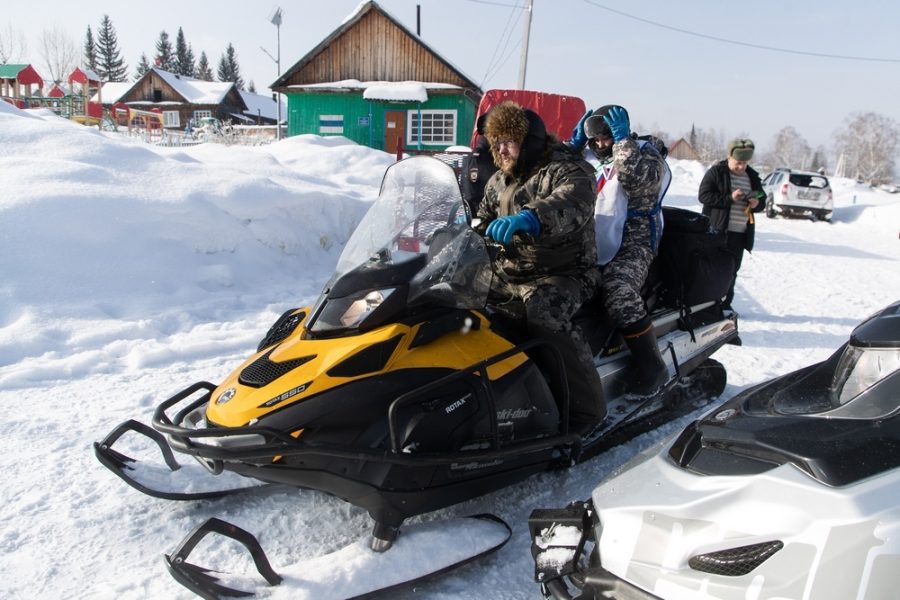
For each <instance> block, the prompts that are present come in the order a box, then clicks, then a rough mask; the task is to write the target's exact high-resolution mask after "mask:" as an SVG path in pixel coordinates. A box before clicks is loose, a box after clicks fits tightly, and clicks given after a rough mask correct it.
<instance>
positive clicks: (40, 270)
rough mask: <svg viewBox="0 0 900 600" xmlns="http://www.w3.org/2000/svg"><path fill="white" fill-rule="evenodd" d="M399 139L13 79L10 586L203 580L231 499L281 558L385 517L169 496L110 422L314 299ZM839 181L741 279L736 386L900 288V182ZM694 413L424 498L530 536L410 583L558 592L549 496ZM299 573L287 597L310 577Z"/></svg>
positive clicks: (8, 297) (807, 351)
mask: <svg viewBox="0 0 900 600" xmlns="http://www.w3.org/2000/svg"><path fill="white" fill-rule="evenodd" d="M392 161H393V157H392V156H391V155H388V154H385V153H382V152H378V151H375V150H371V149H368V148H365V147H360V146H357V145H355V144H352V143H350V142H348V141H347V140H345V139H343V138H320V137H316V136H301V137H295V138H290V139H286V140H282V141H280V142H278V143H275V144H272V145H270V146H265V147H254V148H241V147H222V146H217V145H201V146H197V147H193V148H190V149H185V150H179V149H165V148H154V147H148V146H146V145H142V144H140V143H137V142H132V141H129V140H127V139H119V138H117V137H116V136H115V135H113V134H104V133H100V132H98V131H97V130H95V129H88V128H85V127H82V126H80V125H74V124H71V123H69V122H67V121H63V120H60V119H58V118H56V117H53V116H51V115H48V114H44V113H40V112H36V113H35V112H22V111H18V110H16V109H13V108H10V107H8V106H7V105H6V104H4V103H0V181H2V192H0V275H2V278H0V407H2V417H0V472H2V474H3V484H2V487H0V523H2V525H0V581H2V582H3V583H2V584H0V590H3V591H2V593H0V596H3V597H4V598H21V599H32V598H91V599H94V598H125V599H128V598H133V599H143V598H190V597H192V595H191V594H190V593H189V592H188V591H187V590H185V589H184V588H182V587H181V586H179V585H178V584H177V583H176V582H175V581H174V580H173V579H172V578H171V577H169V576H168V574H167V573H166V570H165V566H164V564H163V561H162V559H161V556H162V554H163V552H168V551H171V550H172V549H173V548H174V546H175V545H176V544H178V543H179V542H180V541H181V539H182V538H183V537H184V536H185V535H186V534H187V533H188V532H189V531H190V530H192V529H193V528H194V527H196V526H197V525H199V524H200V523H201V522H203V521H204V520H206V518H208V517H211V516H217V517H220V518H223V519H226V520H228V521H231V522H233V523H235V524H237V525H239V526H240V527H243V528H244V529H247V530H249V531H251V532H253V533H254V534H256V535H257V536H258V538H259V540H260V543H261V544H262V546H263V547H264V548H265V549H266V552H267V554H268V556H269V558H270V560H271V562H272V564H273V566H274V567H275V569H276V570H279V568H283V567H285V566H287V565H289V564H291V563H293V562H295V561H298V560H300V559H304V558H310V557H314V556H318V555H322V554H326V553H328V552H331V551H334V550H336V549H339V548H342V547H344V546H347V545H349V544H351V543H353V542H354V541H355V540H357V539H358V538H360V537H363V536H366V535H368V533H369V527H370V523H369V520H368V516H367V515H366V514H365V513H364V512H363V511H362V510H360V509H357V508H354V507H351V506H349V505H347V504H346V503H344V502H341V501H339V500H336V499H334V498H330V497H328V496H326V495H324V494H320V493H316V492H309V491H299V490H295V489H289V488H271V489H268V490H266V491H260V492H251V493H249V494H247V495H244V496H241V497H235V498H226V499H222V500H217V501H200V502H194V503H173V502H166V501H163V500H158V499H154V498H150V497H146V496H143V495H141V494H140V493H138V492H137V491H135V490H133V489H131V488H129V487H127V486H125V485H124V484H123V483H122V482H121V481H120V480H119V479H117V478H116V477H115V476H114V475H113V474H112V473H110V472H109V471H107V470H106V469H105V468H103V467H102V466H101V465H100V464H99V463H98V462H97V461H96V459H95V458H94V456H93V452H92V447H91V444H92V442H94V441H96V440H99V439H101V438H102V437H103V436H104V435H105V434H106V433H107V432H108V431H109V430H110V429H112V428H113V427H114V426H115V425H117V424H118V423H120V422H121V421H123V420H125V419H127V418H132V417H134V418H137V419H139V420H142V421H145V422H147V421H149V418H150V415H151V414H152V411H153V409H154V408H155V406H156V405H157V403H158V402H159V401H160V400H162V399H165V398H166V397H168V396H169V395H171V394H172V393H174V392H176V391H178V390H180V389H182V388H183V387H185V386H186V385H187V384H190V383H193V382H195V381H199V380H207V381H212V382H216V381H218V380H220V379H221V378H223V377H224V376H225V375H226V374H227V373H228V372H229V371H230V370H231V369H233V368H234V367H235V366H237V364H238V363H239V362H240V361H241V360H243V358H244V357H245V356H246V355H247V354H249V353H250V352H251V351H253V350H254V349H255V347H256V344H257V343H258V341H259V339H260V337H261V336H262V335H263V334H264V333H265V331H266V330H267V329H268V327H269V325H270V324H271V323H272V322H273V321H274V320H275V318H276V317H277V316H278V315H279V314H281V312H283V311H284V310H285V309H287V308H290V307H293V306H301V305H305V304H309V303H311V302H312V301H313V300H314V298H315V296H316V294H317V293H318V292H319V290H320V288H321V286H322V284H323V283H324V282H325V280H326V278H327V277H328V275H329V274H330V272H331V270H332V268H333V266H334V265H335V263H336V262H337V257H338V255H339V254H340V251H341V248H342V245H343V244H344V242H345V241H346V240H347V238H348V237H349V235H350V233H351V232H352V230H353V228H354V225H355V223H356V222H357V221H358V220H359V219H360V218H361V217H362V215H363V214H364V212H365V210H366V208H367V207H368V205H369V203H370V202H371V201H372V200H373V199H374V198H375V196H376V194H377V190H378V186H379V184H380V182H381V177H382V175H383V172H384V169H385V168H386V167H387V166H389V165H390V164H391V163H392ZM671 164H672V168H673V173H674V182H673V185H672V187H671V188H670V191H669V195H668V197H667V198H668V200H667V202H668V204H671V205H676V206H683V207H690V208H694V209H699V205H698V204H697V202H696V193H697V188H698V185H699V182H700V179H701V177H702V176H703V172H704V168H703V166H702V165H700V164H699V163H694V162H688V161H672V163H671ZM833 185H834V190H835V211H834V222H833V224H830V225H829V224H826V223H814V222H810V221H804V220H784V219H776V220H771V219H766V218H765V217H762V216H761V217H760V218H759V219H758V226H757V244H756V250H755V251H754V252H753V254H752V255H749V256H746V257H745V259H744V266H743V269H742V271H741V274H740V279H739V283H738V288H737V294H736V298H735V307H736V308H737V310H738V311H739V312H740V314H741V323H740V325H741V330H742V334H741V337H742V339H743V342H744V345H743V346H741V347H736V346H726V347H725V348H723V349H722V350H721V351H720V352H718V353H717V355H716V358H717V359H718V360H720V361H721V362H723V363H724V364H725V365H726V367H727V368H728V375H729V385H728V388H727V390H726V393H725V397H730V396H732V395H734V394H735V393H736V392H738V391H739V390H741V389H743V388H744V387H746V386H748V385H750V384H752V383H755V382H758V381H761V380H763V379H768V378H770V377H772V376H775V375H779V374H781V373H785V372H787V371H791V370H793V369H795V368H798V367H801V366H804V365H807V364H810V363H812V362H814V361H818V360H821V359H823V358H825V357H826V356H828V355H829V354H830V353H831V352H832V351H833V350H834V349H835V348H836V347H837V346H839V345H840V344H841V343H842V342H843V341H844V340H845V339H846V338H847V336H848V334H849V333H850V331H851V329H852V328H853V327H854V325H855V324H857V323H858V322H859V321H860V320H862V319H863V318H864V317H866V316H867V315H869V314H870V313H872V312H874V311H876V310H877V309H879V308H882V307H884V306H885V305H887V304H889V303H891V302H892V301H894V300H897V299H900V239H898V234H900V196H898V195H891V194H888V193H886V192H884V191H879V190H872V189H869V188H868V187H865V186H862V185H858V184H856V183H855V182H853V181H849V180H842V179H837V180H834V181H833ZM685 422H686V420H685V419H682V420H681V421H679V422H677V423H672V424H670V425H669V426H667V427H665V428H664V430H663V431H660V432H654V433H653V434H648V435H645V436H643V437H641V438H638V439H637V440H635V441H634V442H632V443H630V444H628V445H627V446H623V447H619V448H616V449H614V450H612V451H610V452H608V453H606V454H604V455H601V456H599V457H597V458H596V459H594V460H591V461H589V462H587V463H585V464H583V465H580V466H578V467H575V468H572V469H570V470H568V471H565V472H554V473H547V474H543V475H539V476H535V477H533V478H531V479H529V480H527V481H525V482H523V483H521V484H518V485H515V486H512V487H510V488H508V489H506V490H503V491H500V492H497V493H494V494H490V495H488V496H485V497H482V498H479V499H476V500H472V501H469V502H466V503H464V504H461V505H458V506H455V507H451V508H449V509H446V510H443V511H439V512H438V513H433V514H428V515H424V516H423V517H422V518H421V520H431V519H436V518H448V517H451V516H462V515H466V514H473V513H481V512H492V513H495V514H497V515H499V516H500V517H502V518H504V519H505V520H506V521H507V522H508V523H509V524H510V525H511V526H512V528H513V536H512V539H511V540H510V542H509V543H508V544H507V545H506V546H505V547H504V548H503V549H501V550H500V551H499V552H498V553H496V554H494V555H492V556H491V557H490V558H488V559H487V560H485V561H482V562H480V563H477V564H474V565H471V566H468V567H465V568H463V569H461V570H459V571H457V572H455V573H453V574H451V575H449V576H446V577H444V578H442V579H439V580H436V581H434V582H431V583H428V584H426V585H423V586H421V587H419V588H418V589H417V590H415V591H414V592H408V593H406V594H404V595H403V597H409V598H448V599H449V598H454V599H455V598H499V599H513V598H516V599H519V598H535V597H537V588H536V585H535V584H534V583H533V582H532V572H533V566H532V562H531V558H530V554H529V548H530V541H529V539H528V531H527V517H528V514H529V513H530V512H531V510H532V509H533V508H537V507H558V506H562V505H564V504H566V503H567V502H568V501H570V500H573V499H582V498H587V497H588V495H589V493H590V490H591V489H592V487H593V485H594V484H595V483H596V482H597V481H599V480H600V479H601V478H603V477H604V476H606V475H607V474H608V473H610V472H611V470H613V469H614V468H615V467H616V466H617V465H620V464H621V463H622V462H624V461H625V460H627V459H628V458H630V457H631V456H632V455H634V454H635V453H636V452H638V451H639V450H640V449H642V448H645V447H647V446H649V445H651V444H652V443H654V442H655V441H657V440H658V439H660V438H661V437H662V436H663V435H664V434H667V433H672V432H674V431H676V430H678V429H680V428H681V427H682V426H683V425H684V424H685ZM204 543H206V542H204ZM200 550H203V547H201V548H200V549H198V551H200ZM435 552H440V549H435ZM211 553H216V554H218V556H219V559H218V562H214V563H213V564H212V565H211V566H218V567H222V568H229V569H250V568H251V567H250V563H249V560H248V559H247V558H246V557H245V555H243V554H242V553H241V552H240V551H239V550H238V548H237V547H236V546H234V545H230V544H229V543H228V542H225V541H221V542H210V548H209V549H208V550H206V551H203V555H204V557H208V556H210V554H211ZM203 562H204V563H205V564H209V563H210V562H212V561H208V560H205V561H203ZM298 586H299V584H298V583H297V580H296V579H293V580H290V581H288V583H287V584H285V586H282V588H279V589H278V590H276V591H273V592H267V593H266V594H264V597H279V598H286V597H291V598H300V597H303V595H302V591H301V590H300V589H298ZM316 597H319V598H321V597H322V596H321V595H318V596H316Z"/></svg>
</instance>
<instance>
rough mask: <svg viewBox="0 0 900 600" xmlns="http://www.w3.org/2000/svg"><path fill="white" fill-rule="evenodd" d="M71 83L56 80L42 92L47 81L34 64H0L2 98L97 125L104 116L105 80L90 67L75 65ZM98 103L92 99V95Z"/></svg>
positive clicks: (0, 93) (19, 106)
mask: <svg viewBox="0 0 900 600" xmlns="http://www.w3.org/2000/svg"><path fill="white" fill-rule="evenodd" d="M66 82H67V84H68V85H63V84H62V83H61V82H53V83H52V84H51V85H50V87H49V88H48V89H47V91H46V94H44V95H42V90H43V88H44V80H43V79H42V78H41V76H40V75H38V73H37V71H36V70H35V69H34V67H33V66H31V65H0V98H2V99H3V100H6V101H7V102H9V103H11V104H13V105H14V106H16V107H18V108H47V109H49V110H51V111H53V112H54V113H56V114H57V115H59V116H61V117H64V118H66V119H72V120H74V121H78V122H79V123H83V124H86V125H97V124H99V123H100V121H101V119H102V118H103V106H102V103H101V101H100V99H99V94H100V89H101V87H102V85H103V84H102V82H101V81H100V76H99V75H97V73H95V72H94V71H92V70H90V69H81V68H80V67H75V69H73V70H72V72H71V73H70V74H69V76H68V78H67V79H66ZM95 93H96V94H97V95H98V101H97V102H91V101H90V98H91V96H92V95H93V94H95Z"/></svg>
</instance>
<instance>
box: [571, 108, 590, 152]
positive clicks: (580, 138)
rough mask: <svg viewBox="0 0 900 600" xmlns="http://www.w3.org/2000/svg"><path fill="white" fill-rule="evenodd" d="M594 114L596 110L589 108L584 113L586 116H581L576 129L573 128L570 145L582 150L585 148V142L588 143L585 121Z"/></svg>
mask: <svg viewBox="0 0 900 600" xmlns="http://www.w3.org/2000/svg"><path fill="white" fill-rule="evenodd" d="M592 114H594V111H592V110H588V111H587V112H586V113H584V116H583V117H581V120H580V121H578V125H576V126H575V129H573V130H572V139H570V140H569V145H570V146H572V147H573V148H575V149H576V150H581V149H582V148H584V146H585V144H587V143H588V138H587V135H585V133H584V122H585V121H587V120H588V117H590V116H591V115H592Z"/></svg>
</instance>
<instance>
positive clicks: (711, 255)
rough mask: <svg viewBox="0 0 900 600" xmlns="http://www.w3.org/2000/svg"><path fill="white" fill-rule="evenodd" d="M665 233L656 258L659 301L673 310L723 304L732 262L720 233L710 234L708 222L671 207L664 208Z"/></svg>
mask: <svg viewBox="0 0 900 600" xmlns="http://www.w3.org/2000/svg"><path fill="white" fill-rule="evenodd" d="M663 219H664V223H665V225H664V229H663V236H662V240H661V241H660V244H659V252H658V255H657V258H656V260H657V262H658V272H659V273H660V275H661V278H662V290H661V293H660V297H661V299H662V301H663V303H664V304H666V305H667V306H672V307H690V306H694V305H697V304H700V303H701V302H709V301H714V300H722V298H724V297H725V294H726V293H727V292H728V287H729V286H730V285H731V277H732V274H733V272H734V258H733V257H732V256H731V254H730V253H729V252H728V250H727V248H726V239H727V238H726V236H727V234H726V233H725V232H724V231H723V232H711V231H710V229H709V218H708V217H707V216H706V215H704V214H701V213H698V212H694V211H692V210H686V209H683V208H676V207H673V206H665V207H663Z"/></svg>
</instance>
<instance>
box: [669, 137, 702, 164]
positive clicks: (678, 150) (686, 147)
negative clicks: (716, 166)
mask: <svg viewBox="0 0 900 600" xmlns="http://www.w3.org/2000/svg"><path fill="white" fill-rule="evenodd" d="M669 158H682V159H685V160H700V154H699V153H698V152H697V151H696V150H694V147H693V146H691V144H690V142H688V141H687V140H686V139H684V138H678V140H677V141H676V142H675V143H673V144H672V145H671V146H669Z"/></svg>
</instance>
